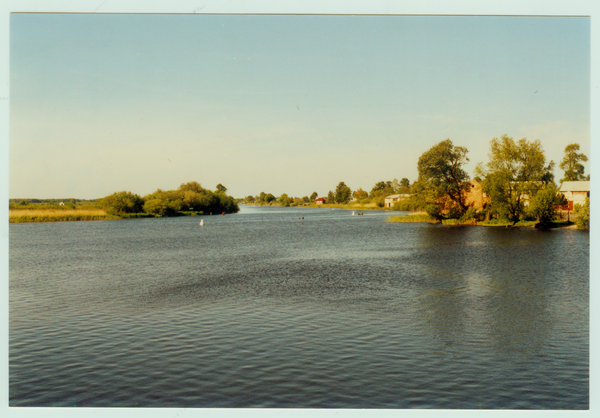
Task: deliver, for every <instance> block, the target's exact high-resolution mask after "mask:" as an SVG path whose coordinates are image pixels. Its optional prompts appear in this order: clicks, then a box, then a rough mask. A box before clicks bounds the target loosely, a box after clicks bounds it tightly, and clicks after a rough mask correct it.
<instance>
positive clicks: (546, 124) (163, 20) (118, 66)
mask: <svg viewBox="0 0 600 418" xmlns="http://www.w3.org/2000/svg"><path fill="white" fill-rule="evenodd" d="M10 25H11V26H10V36H11V41H10V99H11V103H10V106H11V107H10V119H9V120H10V155H9V159H10V167H9V197H11V198H33V197H37V198H53V197H54V198H67V197H76V198H98V197H102V196H105V195H108V194H110V193H112V192H115V191H120V190H129V191H132V192H134V193H138V194H140V195H145V194H147V193H151V192H153V191H154V190H156V189H157V188H161V189H173V188H177V187H178V186H179V184H181V183H183V182H187V181H192V180H193V181H198V182H200V183H201V184H202V185H203V186H204V187H207V188H211V189H214V187H215V185H216V184H217V183H222V184H224V185H225V186H227V187H228V188H229V192H230V193H231V194H232V195H234V196H236V197H242V196H246V195H249V194H252V195H256V194H259V193H260V192H261V191H264V192H267V193H269V192H270V193H273V194H275V195H279V194H281V193H287V194H289V195H292V196H304V195H310V194H311V193H312V192H313V191H317V193H319V195H326V194H327V191H328V190H332V189H335V186H336V185H337V184H338V183H339V182H340V181H344V182H346V184H347V185H348V186H350V187H351V188H352V189H354V190H355V189H358V188H359V187H361V188H363V189H365V190H370V189H371V187H372V186H373V185H374V184H375V183H376V182H377V181H381V180H392V179H394V178H397V179H401V178H403V177H406V178H408V179H409V180H411V182H412V181H413V180H415V179H416V178H417V160H418V158H419V156H420V155H421V154H422V153H423V152H425V151H427V150H428V149H429V148H430V147H431V146H433V145H435V144H436V143H438V142H440V141H442V140H445V139H447V138H450V139H451V140H452V141H453V142H454V144H456V145H461V146H465V147H467V148H468V149H469V151H470V152H469V157H470V159H471V162H470V164H469V165H468V166H467V170H468V171H469V172H470V173H471V174H472V172H473V169H474V167H475V165H476V163H477V162H480V161H484V162H485V161H487V153H488V151H489V141H490V140H491V139H492V138H494V137H499V136H501V135H503V134H508V135H509V136H512V137H514V138H515V139H519V138H522V137H526V138H527V139H530V140H533V139H540V140H541V142H542V145H543V147H544V149H545V151H546V156H547V158H548V159H552V160H554V161H556V162H557V163H558V162H559V161H560V159H561V158H562V156H563V150H564V148H565V146H566V145H568V144H570V143H573V142H577V143H579V144H580V145H581V147H582V151H583V152H584V153H585V154H587V155H588V156H590V19H589V18H587V17H500V16H488V17H475V16H310V15H308V16H306V15H297V16H260V15H258V16H257V15H247V16H243V15H237V16H235V15H80V14H13V15H12V16H11V18H10ZM589 164H590V163H589V162H588V164H587V165H586V172H588V173H589ZM555 174H556V176H557V179H559V178H560V177H561V176H562V171H561V170H560V169H558V168H557V169H556V171H555Z"/></svg>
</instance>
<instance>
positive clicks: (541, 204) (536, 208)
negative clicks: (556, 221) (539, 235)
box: [525, 185, 561, 225]
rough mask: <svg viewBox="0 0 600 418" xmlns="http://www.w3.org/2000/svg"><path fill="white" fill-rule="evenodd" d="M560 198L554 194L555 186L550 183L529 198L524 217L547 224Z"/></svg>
mask: <svg viewBox="0 0 600 418" xmlns="http://www.w3.org/2000/svg"><path fill="white" fill-rule="evenodd" d="M560 200H561V199H560V198H559V197H558V196H557V194H556V188H555V187H554V186H552V185H548V186H546V187H545V188H544V189H542V190H540V191H539V192H537V193H536V195H535V196H534V197H533V199H531V202H530V203H529V207H528V208H527V213H526V215H528V216H526V217H525V218H527V217H529V219H531V218H533V219H537V221H538V222H539V223H540V224H542V225H549V224H550V223H551V222H552V219H553V218H554V208H555V206H556V204H557V203H558V202H559V201H560Z"/></svg>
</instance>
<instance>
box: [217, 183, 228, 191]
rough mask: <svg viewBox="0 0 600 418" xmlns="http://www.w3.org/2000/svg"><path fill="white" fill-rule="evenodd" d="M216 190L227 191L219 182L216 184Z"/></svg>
mask: <svg viewBox="0 0 600 418" xmlns="http://www.w3.org/2000/svg"><path fill="white" fill-rule="evenodd" d="M217 191H219V192H226V191H227V187H225V186H223V185H222V184H221V183H219V184H217Z"/></svg>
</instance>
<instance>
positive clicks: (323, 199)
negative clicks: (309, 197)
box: [315, 197, 325, 202]
mask: <svg viewBox="0 0 600 418" xmlns="http://www.w3.org/2000/svg"><path fill="white" fill-rule="evenodd" d="M317 200H320V201H323V202H324V201H325V198H323V197H318V198H316V199H315V202H316V201H317Z"/></svg>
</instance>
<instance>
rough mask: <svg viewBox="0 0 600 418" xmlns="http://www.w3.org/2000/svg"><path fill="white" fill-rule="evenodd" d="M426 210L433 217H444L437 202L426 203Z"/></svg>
mask: <svg viewBox="0 0 600 418" xmlns="http://www.w3.org/2000/svg"><path fill="white" fill-rule="evenodd" d="M425 212H427V215H429V216H430V217H432V218H433V219H436V220H438V221H439V220H441V219H442V212H441V210H440V205H436V204H435V203H429V204H427V205H425Z"/></svg>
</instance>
